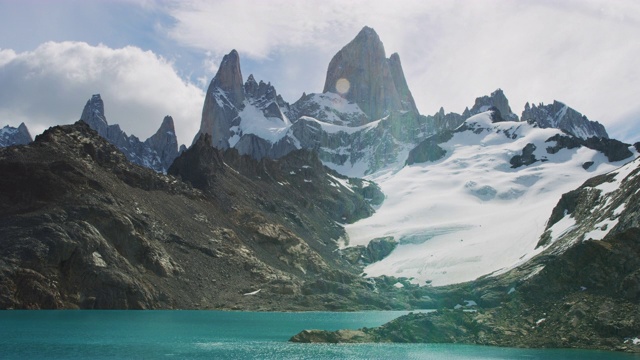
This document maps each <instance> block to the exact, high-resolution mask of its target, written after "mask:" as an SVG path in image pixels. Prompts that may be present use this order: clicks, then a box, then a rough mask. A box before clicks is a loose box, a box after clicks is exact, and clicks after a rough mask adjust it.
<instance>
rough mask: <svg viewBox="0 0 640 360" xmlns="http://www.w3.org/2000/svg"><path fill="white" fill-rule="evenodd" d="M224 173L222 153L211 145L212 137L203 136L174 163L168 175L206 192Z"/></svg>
mask: <svg viewBox="0 0 640 360" xmlns="http://www.w3.org/2000/svg"><path fill="white" fill-rule="evenodd" d="M224 171H225V167H224V159H223V155H222V153H221V152H220V150H218V149H216V148H214V147H213V146H212V145H211V135H209V134H203V135H200V139H198V141H196V143H195V144H193V146H191V148H190V149H188V150H187V151H185V152H184V153H183V154H182V155H181V156H180V157H178V158H177V159H176V160H175V161H174V162H173V164H172V165H171V167H169V169H168V170H167V174H169V175H174V176H179V177H180V178H181V179H182V181H185V182H188V183H191V185H193V186H194V187H196V188H198V189H201V190H204V189H207V188H208V187H209V186H212V181H213V179H214V178H215V176H216V174H217V173H220V172H224Z"/></svg>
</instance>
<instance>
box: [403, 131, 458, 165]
mask: <svg viewBox="0 0 640 360" xmlns="http://www.w3.org/2000/svg"><path fill="white" fill-rule="evenodd" d="M453 134H454V133H453V131H450V130H445V131H442V132H440V133H438V134H436V135H433V136H430V137H428V138H426V139H425V140H423V141H421V142H420V143H419V144H418V146H416V147H415V148H413V149H411V151H409V155H408V156H407V165H413V164H417V163H424V162H433V161H437V160H440V159H442V158H443V157H444V156H445V155H446V154H447V152H446V151H445V150H444V149H443V148H441V147H440V146H438V144H442V143H445V142H447V141H449V140H451V138H453Z"/></svg>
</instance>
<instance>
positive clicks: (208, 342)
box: [0, 311, 640, 360]
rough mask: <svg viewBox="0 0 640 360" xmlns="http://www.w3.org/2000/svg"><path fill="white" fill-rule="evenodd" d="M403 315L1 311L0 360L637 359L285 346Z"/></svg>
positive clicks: (457, 348) (452, 348)
mask: <svg viewBox="0 0 640 360" xmlns="http://www.w3.org/2000/svg"><path fill="white" fill-rule="evenodd" d="M403 314H405V312H398V311H385V312H377V311H376V312H356V313H327V312H310V313H255V312H221V311H2V312H0V359H575V360H578V359H580V360H584V359H586V360H589V359H594V360H595V359H603V360H612V359H640V357H638V356H633V355H627V354H620V353H609V352H594V351H580V350H522V349H504V348H494V347H483V346H467V345H431V344H355V345H330V344H293V343H289V342H287V340H288V339H289V338H290V337H291V336H292V335H294V334H296V333H298V332H299V331H301V330H303V329H312V328H317V329H326V330H336V329H343V328H351V329H356V328H360V327H363V326H367V327H373V326H378V325H381V324H383V323H385V322H387V321H389V320H391V319H393V318H395V317H398V316H400V315H403Z"/></svg>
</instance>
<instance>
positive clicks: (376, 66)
mask: <svg viewBox="0 0 640 360" xmlns="http://www.w3.org/2000/svg"><path fill="white" fill-rule="evenodd" d="M392 58H393V59H387V58H386V55H385V50H384V45H383V44H382V41H380V38H379V37H378V34H377V33H376V32H375V31H374V30H373V29H372V28H369V27H366V26H365V27H364V28H363V29H362V30H361V31H360V33H358V35H357V36H356V37H355V38H354V39H353V40H352V41H351V42H350V43H348V44H347V45H346V46H345V47H343V48H342V49H341V50H340V51H338V53H337V54H336V55H335V56H334V57H333V59H331V62H330V63H329V67H328V69H327V76H326V80H325V84H324V90H323V92H324V93H326V92H332V93H336V94H340V95H342V96H343V97H344V98H346V99H347V100H349V101H351V102H354V103H356V104H358V106H359V107H360V108H361V109H362V111H363V112H364V113H365V114H366V115H367V116H368V117H369V121H373V120H377V119H380V118H382V117H384V116H386V115H388V114H389V113H390V112H393V111H398V110H404V111H414V110H415V103H414V101H413V97H412V96H411V92H410V91H409V89H408V86H407V84H406V80H405V78H404V74H403V72H402V66H401V65H400V58H399V56H397V55H395V56H392Z"/></svg>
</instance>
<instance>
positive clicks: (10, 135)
mask: <svg viewBox="0 0 640 360" xmlns="http://www.w3.org/2000/svg"><path fill="white" fill-rule="evenodd" d="M32 141H33V139H32V138H31V134H30V133H29V129H27V125H25V124H24V123H21V124H20V125H19V126H18V127H17V128H15V127H13V126H9V125H6V126H5V127H3V128H2V129H0V147H5V146H11V145H26V144H28V143H30V142H32Z"/></svg>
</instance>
